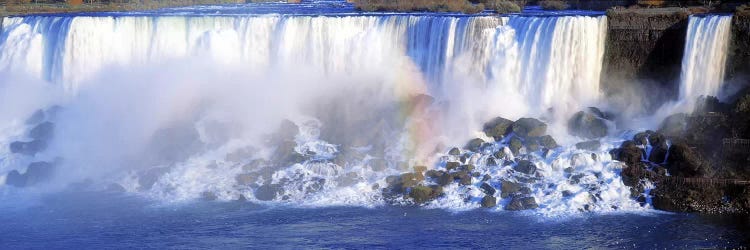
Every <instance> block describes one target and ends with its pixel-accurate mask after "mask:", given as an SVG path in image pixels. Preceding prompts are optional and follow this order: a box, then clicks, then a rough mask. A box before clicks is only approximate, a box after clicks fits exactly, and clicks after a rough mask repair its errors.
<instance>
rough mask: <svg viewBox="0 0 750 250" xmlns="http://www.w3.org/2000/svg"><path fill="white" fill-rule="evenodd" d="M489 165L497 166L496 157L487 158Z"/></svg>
mask: <svg viewBox="0 0 750 250" xmlns="http://www.w3.org/2000/svg"><path fill="white" fill-rule="evenodd" d="M485 164H486V165H487V166H497V161H496V160H495V158H492V157H490V158H487V162H486V163H485Z"/></svg>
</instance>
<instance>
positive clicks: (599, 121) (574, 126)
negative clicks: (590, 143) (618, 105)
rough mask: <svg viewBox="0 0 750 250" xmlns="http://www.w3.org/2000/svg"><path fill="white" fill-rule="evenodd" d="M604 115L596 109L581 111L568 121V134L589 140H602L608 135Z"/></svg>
mask: <svg viewBox="0 0 750 250" xmlns="http://www.w3.org/2000/svg"><path fill="white" fill-rule="evenodd" d="M603 115H604V114H603V113H602V112H601V111H599V110H598V109H595V108H594V109H590V110H587V111H579V112H578V113H576V114H574V115H573V117H571V118H570V120H568V132H569V133H570V134H571V135H575V136H579V137H583V138H587V139H597V138H602V137H604V136H606V135H607V123H606V122H605V121H604V120H605V119H604V117H603Z"/></svg>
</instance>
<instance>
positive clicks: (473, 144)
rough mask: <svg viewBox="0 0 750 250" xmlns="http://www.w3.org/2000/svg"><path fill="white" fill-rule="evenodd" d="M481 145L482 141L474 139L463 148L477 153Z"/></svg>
mask: <svg viewBox="0 0 750 250" xmlns="http://www.w3.org/2000/svg"><path fill="white" fill-rule="evenodd" d="M483 143H484V141H483V140H482V139H479V138H474V139H472V140H471V141H469V142H468V143H466V146H464V148H466V149H468V150H469V151H472V152H479V149H480V148H481V147H482V144H483Z"/></svg>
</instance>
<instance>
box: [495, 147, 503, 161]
mask: <svg viewBox="0 0 750 250" xmlns="http://www.w3.org/2000/svg"><path fill="white" fill-rule="evenodd" d="M493 156H494V157H495V159H501V160H502V159H505V150H503V149H500V150H498V151H497V152H495V154H493Z"/></svg>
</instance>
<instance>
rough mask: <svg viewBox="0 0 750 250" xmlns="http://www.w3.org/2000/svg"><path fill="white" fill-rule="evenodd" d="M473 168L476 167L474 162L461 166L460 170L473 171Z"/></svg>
mask: <svg viewBox="0 0 750 250" xmlns="http://www.w3.org/2000/svg"><path fill="white" fill-rule="evenodd" d="M474 168H476V167H475V166H474V164H467V165H463V166H461V171H465V172H471V171H474Z"/></svg>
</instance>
